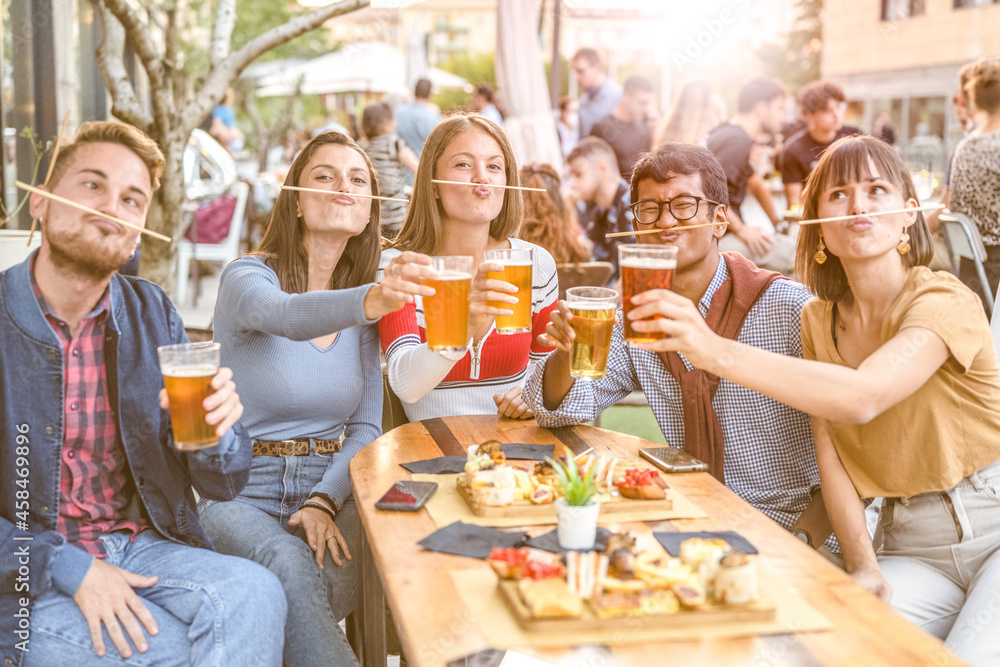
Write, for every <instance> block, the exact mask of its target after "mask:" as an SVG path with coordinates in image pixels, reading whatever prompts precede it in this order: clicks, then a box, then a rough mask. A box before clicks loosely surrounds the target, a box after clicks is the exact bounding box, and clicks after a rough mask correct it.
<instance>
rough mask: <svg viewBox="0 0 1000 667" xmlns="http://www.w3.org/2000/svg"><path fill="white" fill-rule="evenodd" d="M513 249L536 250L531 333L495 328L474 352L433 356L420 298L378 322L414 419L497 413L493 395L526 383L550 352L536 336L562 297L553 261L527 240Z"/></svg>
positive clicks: (396, 384)
mask: <svg viewBox="0 0 1000 667" xmlns="http://www.w3.org/2000/svg"><path fill="white" fill-rule="evenodd" d="M510 245H511V247H512V248H533V249H534V251H535V252H534V265H533V267H532V297H531V312H532V330H531V332H530V333H520V334H510V335H503V336H502V335H500V334H498V333H497V332H496V326H495V324H494V325H492V326H491V327H490V330H489V331H488V332H487V334H486V336H485V337H483V339H482V340H481V341H479V343H478V344H477V345H475V346H474V347H473V348H471V349H470V350H467V351H466V352H460V353H455V354H451V355H449V354H447V353H445V354H439V353H436V352H432V351H431V350H430V348H428V347H427V334H426V331H425V329H424V309H423V301H422V299H421V298H420V297H419V296H418V297H417V298H416V302H415V303H412V304H409V305H407V306H405V307H404V308H401V309H400V310H397V311H396V312H395V313H391V314H389V315H385V316H384V317H383V318H382V319H381V320H380V321H379V335H380V336H381V339H382V350H383V352H385V360H386V364H387V366H388V367H389V383H390V385H391V386H392V389H393V391H394V392H395V393H396V395H398V396H399V398H400V400H401V401H402V403H403V409H404V410H405V411H406V417H407V418H408V419H409V420H410V421H417V420H420V419H431V418H434V417H450V416H453V415H481V414H496V410H497V405H496V403H495V402H494V401H493V396H494V395H495V394H506V393H507V392H508V391H510V390H511V389H512V388H513V387H515V386H519V385H523V384H524V380H525V378H526V377H527V375H528V374H529V373H530V370H531V368H532V367H533V366H534V364H535V363H536V362H537V361H539V360H540V359H543V358H544V357H545V356H546V355H547V354H548V353H549V352H551V348H547V347H544V346H542V345H540V344H539V343H538V340H537V338H538V336H539V335H540V334H542V333H544V332H545V326H546V324H548V321H549V312H551V311H552V310H553V309H554V308H555V305H556V299H557V298H558V296H559V279H558V277H557V276H556V264H555V261H554V260H553V259H552V256H551V255H550V254H549V253H548V252H547V251H546V250H545V249H543V248H541V247H539V246H537V245H534V244H531V243H528V242H527V241H521V240H520V239H510ZM398 254H399V251H398V250H395V249H390V250H386V251H384V252H383V253H382V259H381V262H380V263H379V271H380V272H381V271H382V270H383V269H385V267H386V266H387V265H388V264H389V261H390V260H391V259H392V258H393V257H395V256H396V255H398ZM379 278H381V273H380V275H379Z"/></svg>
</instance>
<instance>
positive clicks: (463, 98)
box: [431, 53, 497, 112]
mask: <svg viewBox="0 0 1000 667" xmlns="http://www.w3.org/2000/svg"><path fill="white" fill-rule="evenodd" d="M494 62H495V61H494V58H493V54H492V53H480V54H476V55H469V54H467V53H461V54H456V55H453V56H452V57H451V58H449V59H448V60H446V61H445V62H444V63H441V64H439V65H438V67H440V68H441V69H443V70H444V71H446V72H451V73H452V74H457V75H458V76H460V77H462V78H463V79H465V80H466V81H468V82H469V83H471V84H472V85H473V86H482V85H486V86H489V87H490V88H492V89H493V90H496V88H497V75H496V67H495V65H494ZM431 101H432V102H434V104H436V105H438V106H439V107H441V111H442V112H446V111H447V110H448V109H452V108H454V107H464V106H468V104H469V94H468V93H467V92H465V91H464V90H460V89H451V90H444V91H441V92H440V93H437V94H435V95H434V97H433V99H432V100H431Z"/></svg>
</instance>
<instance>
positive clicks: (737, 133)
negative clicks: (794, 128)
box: [706, 77, 795, 275]
mask: <svg viewBox="0 0 1000 667" xmlns="http://www.w3.org/2000/svg"><path fill="white" fill-rule="evenodd" d="M787 103H788V91H787V90H786V89H785V87H784V86H783V85H781V83H779V82H778V81H776V80H774V79H768V78H765V77H758V78H755V79H751V80H750V81H748V82H746V83H745V84H743V86H742V88H740V93H739V100H738V102H737V113H736V116H734V117H733V119H732V120H730V121H728V122H725V123H723V124H721V125H719V126H718V127H716V128H715V129H713V130H712V131H711V132H710V133H709V135H708V137H707V138H706V144H707V147H708V150H710V151H712V153H713V154H714V155H715V157H716V158H718V160H719V163H720V164H721V165H722V169H723V171H725V173H726V182H727V184H728V189H729V206H728V207H726V217H727V219H728V220H729V228H728V229H727V230H726V235H725V236H724V237H722V239H720V240H719V249H720V250H721V251H723V252H724V251H727V250H733V251H736V252H738V253H740V254H742V255H743V256H745V257H748V258H750V259H752V260H754V262H755V263H756V264H757V266H759V267H761V268H765V269H770V270H772V271H779V272H781V273H783V274H786V275H790V274H791V273H792V272H793V270H794V268H795V241H794V239H793V238H791V237H789V236H785V235H783V234H775V235H772V236H769V235H767V234H765V233H764V232H763V231H761V230H760V229H758V228H757V227H753V226H751V225H747V224H744V222H743V217H742V215H741V213H740V205H741V204H743V201H744V199H746V196H747V191H748V190H749V191H750V192H751V193H752V194H753V195H754V197H755V198H756V199H757V201H758V202H760V205H761V208H763V209H764V212H765V213H766V214H767V216H768V218H769V219H770V221H771V224H772V225H774V227H775V230H776V231H778V230H783V229H784V226H783V223H784V220H783V219H782V217H781V216H779V215H778V212H777V210H776V209H775V206H774V201H773V200H772V199H771V191H770V189H769V188H768V186H767V181H765V180H764V174H762V173H761V171H762V163H763V162H766V160H765V159H764V158H765V157H766V156H765V151H767V150H768V149H767V148H766V147H765V146H764V145H763V144H762V143H760V142H761V139H762V138H764V137H770V136H774V135H776V134H778V133H779V132H780V131H781V125H782V123H783V122H784V120H785V109H786V106H787Z"/></svg>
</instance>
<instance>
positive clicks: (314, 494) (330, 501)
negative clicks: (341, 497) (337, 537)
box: [307, 491, 340, 513]
mask: <svg viewBox="0 0 1000 667" xmlns="http://www.w3.org/2000/svg"><path fill="white" fill-rule="evenodd" d="M314 498H318V499H319V500H322V501H323V502H324V503H326V504H327V505H329V506H330V508H331V509H332V510H333V511H334V513H336V512H339V511H340V507H338V506H337V501H336V500H334V499H333V498H331V497H330V496H328V495H326V494H325V493H320V492H319V491H313V492H312V493H310V494H309V498H308V499H307V500H313V499H314Z"/></svg>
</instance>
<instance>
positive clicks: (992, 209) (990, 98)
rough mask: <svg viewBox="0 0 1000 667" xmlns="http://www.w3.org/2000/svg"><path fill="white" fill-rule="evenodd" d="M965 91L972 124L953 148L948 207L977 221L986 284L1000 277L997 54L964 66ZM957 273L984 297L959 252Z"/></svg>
mask: <svg viewBox="0 0 1000 667" xmlns="http://www.w3.org/2000/svg"><path fill="white" fill-rule="evenodd" d="M968 78H969V81H968V83H967V84H966V86H965V93H966V95H967V96H968V99H969V101H970V102H971V108H972V110H973V118H974V119H975V121H976V129H974V130H973V131H972V133H971V134H969V136H967V137H966V138H965V139H963V140H962V142H961V143H960V144H959V145H958V147H957V148H956V149H955V156H954V157H953V158H952V167H951V204H950V207H951V210H953V211H958V212H960V213H965V214H967V215H968V216H969V217H971V218H972V219H973V220H974V221H975V222H976V225H977V226H978V227H979V234H980V236H982V237H983V244H984V245H985V246H986V262H985V264H986V277H987V278H988V280H989V283H990V290H992V292H993V293H994V294H996V291H997V283H998V282H1000V58H997V57H993V58H980V59H979V60H977V61H976V62H975V63H974V64H973V65H972V67H971V68H970V70H969V71H968ZM959 277H960V278H961V279H962V282H964V283H965V284H966V285H968V286H969V287H971V288H972V290H973V291H974V292H976V293H977V294H978V295H979V297H980V298H983V296H984V295H983V293H982V287H981V285H980V282H979V280H978V279H977V277H976V271H975V265H974V264H973V263H972V262H971V261H970V260H967V259H965V258H964V257H963V258H962V264H961V270H960V272H959Z"/></svg>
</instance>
